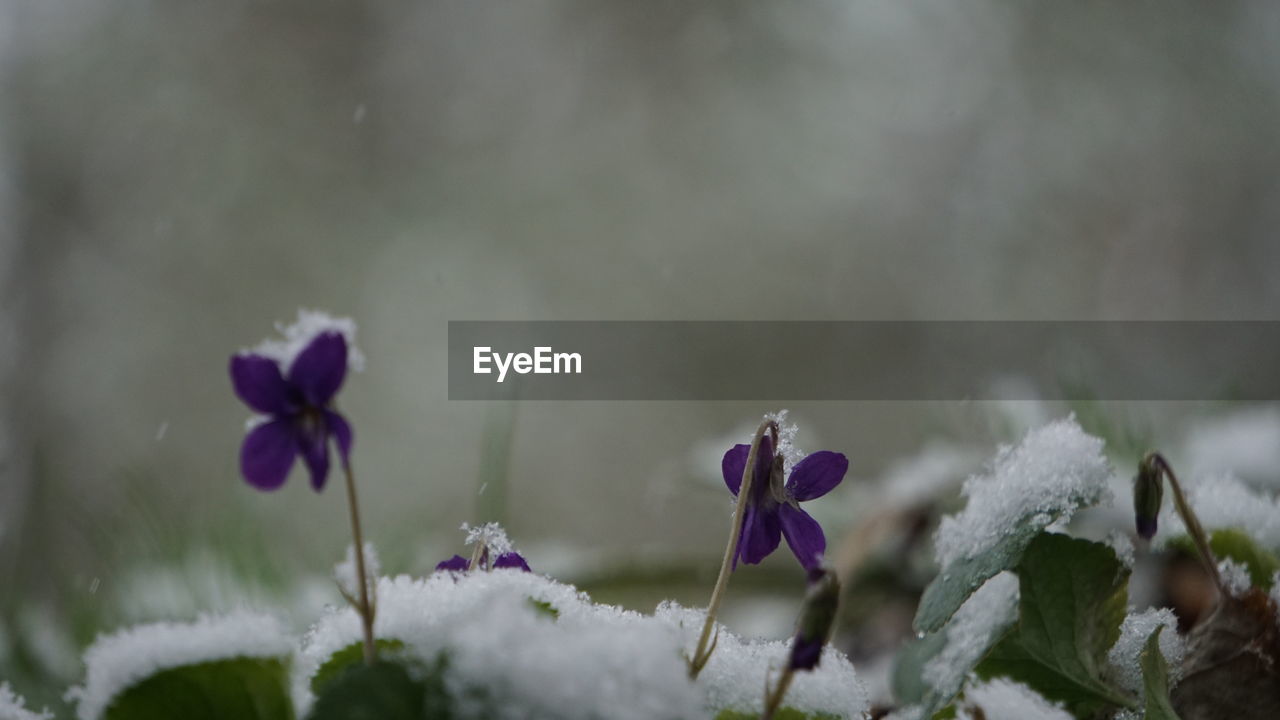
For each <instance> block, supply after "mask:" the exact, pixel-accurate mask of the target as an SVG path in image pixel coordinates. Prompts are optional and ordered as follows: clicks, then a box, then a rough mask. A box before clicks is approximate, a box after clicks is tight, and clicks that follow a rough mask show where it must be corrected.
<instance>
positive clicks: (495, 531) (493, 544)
mask: <svg viewBox="0 0 1280 720" xmlns="http://www.w3.org/2000/svg"><path fill="white" fill-rule="evenodd" d="M459 529H460V530H462V531H463V532H465V533H466V534H467V540H466V544H467V545H474V544H476V543H480V544H482V545H484V546H485V547H487V548H489V554H491V555H494V556H497V555H505V554H507V553H509V552H511V541H510V540H509V539H507V531H506V530H503V529H502V526H501V525H499V524H498V523H496V522H491V523H486V524H484V525H478V526H475V527H472V526H471V525H469V524H467V523H462V527H461V528H459Z"/></svg>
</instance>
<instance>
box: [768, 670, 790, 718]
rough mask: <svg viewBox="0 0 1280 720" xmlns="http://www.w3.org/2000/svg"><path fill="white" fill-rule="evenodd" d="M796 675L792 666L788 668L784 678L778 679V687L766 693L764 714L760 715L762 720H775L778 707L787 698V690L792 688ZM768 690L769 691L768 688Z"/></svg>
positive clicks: (783, 675) (783, 672)
mask: <svg viewBox="0 0 1280 720" xmlns="http://www.w3.org/2000/svg"><path fill="white" fill-rule="evenodd" d="M795 675H796V671H795V669H794V668H792V667H790V666H787V669H786V670H783V671H782V677H781V678H778V684H777V686H776V687H774V688H773V690H771V691H767V692H766V693H765V698H764V713H762V714H761V715H760V720H773V714H774V713H775V712H777V711H778V706H780V705H782V699H783V698H784V697H786V696H787V690H788V689H789V688H790V687H791V679H792V678H794V677H795ZM766 690H768V688H767V687H766Z"/></svg>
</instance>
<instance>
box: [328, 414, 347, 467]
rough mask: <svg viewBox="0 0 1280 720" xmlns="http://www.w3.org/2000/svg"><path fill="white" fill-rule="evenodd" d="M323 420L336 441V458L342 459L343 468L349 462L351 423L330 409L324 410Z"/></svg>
mask: <svg viewBox="0 0 1280 720" xmlns="http://www.w3.org/2000/svg"><path fill="white" fill-rule="evenodd" d="M324 420H325V423H327V424H328V426H329V432H330V433H331V434H332V435H333V439H334V440H335V441H336V442H337V443H338V458H339V459H340V460H342V466H343V467H344V468H345V467H347V466H348V465H350V464H351V443H352V442H353V441H354V434H353V433H352V432H351V424H350V423H348V422H347V419H346V418H344V417H342V416H341V415H339V414H338V413H336V412H334V411H332V410H325V411H324Z"/></svg>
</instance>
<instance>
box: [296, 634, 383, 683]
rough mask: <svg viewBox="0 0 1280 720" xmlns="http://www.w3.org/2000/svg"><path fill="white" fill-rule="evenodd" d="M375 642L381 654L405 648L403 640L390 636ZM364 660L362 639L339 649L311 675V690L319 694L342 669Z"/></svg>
mask: <svg viewBox="0 0 1280 720" xmlns="http://www.w3.org/2000/svg"><path fill="white" fill-rule="evenodd" d="M374 644H375V645H376V646H377V648H378V654H379V656H384V655H386V654H387V653H395V652H396V651H398V650H401V649H403V648H404V643H403V642H401V641H399V640H394V639H390V638H378V639H377V640H376V641H374ZM362 662H364V643H363V642H362V641H361V642H353V643H351V644H350V645H348V646H346V647H344V648H342V649H341V650H338V651H337V652H335V653H333V654H332V655H330V656H329V659H328V660H326V661H324V663H322V664H321V665H320V667H319V668H317V669H316V671H315V674H313V675H312V676H311V692H313V693H315V694H316V695H319V694H320V693H322V692H324V690H325V688H327V687H328V686H329V684H330V683H331V682H333V681H334V680H335V679H337V677H338V676H339V675H341V674H342V671H344V670H346V669H347V668H348V667H351V666H352V665H355V664H357V663H362Z"/></svg>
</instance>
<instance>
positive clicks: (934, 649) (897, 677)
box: [889, 628, 950, 705]
mask: <svg viewBox="0 0 1280 720" xmlns="http://www.w3.org/2000/svg"><path fill="white" fill-rule="evenodd" d="M946 646H947V633H946V629H945V628H944V629H942V630H940V631H938V632H933V633H929V634H928V635H925V636H924V637H922V638H918V639H916V640H914V641H912V642H910V643H907V645H906V646H905V647H903V648H902V650H900V651H898V656H897V657H896V658H894V661H893V674H892V676H890V678H889V683H890V685H891V686H892V688H891V689H892V690H893V696H894V697H895V698H897V700H898V702H900V703H903V704H906V705H928V704H931V703H928V702H927V699H928V698H929V696H930V695H931V694H932V693H933V692H934V690H933V688H932V687H930V686H929V684H928V683H926V682H925V681H924V666H925V665H926V664H928V662H929V661H930V660H932V659H933V657H934V656H935V655H937V654H938V653H940V652H942V649H943V648H945V647H946ZM949 700H950V698H946V699H944V700H943V701H942V704H946V703H947V702H948V701H949Z"/></svg>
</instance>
